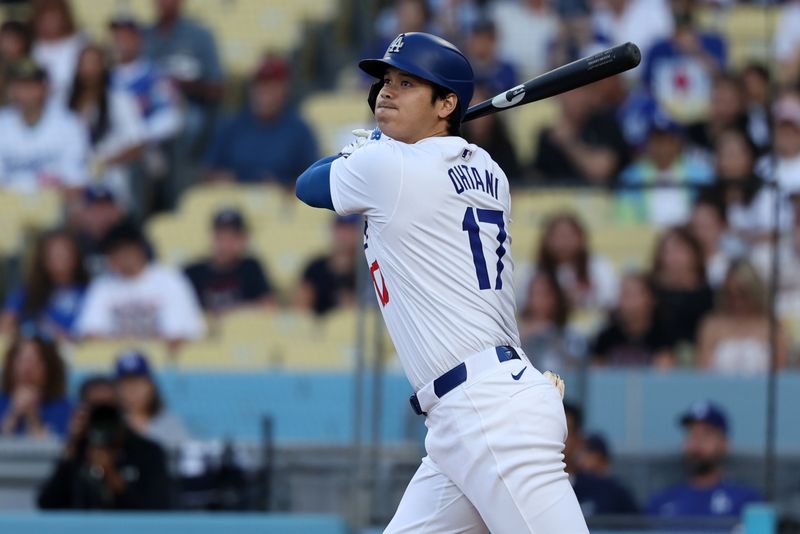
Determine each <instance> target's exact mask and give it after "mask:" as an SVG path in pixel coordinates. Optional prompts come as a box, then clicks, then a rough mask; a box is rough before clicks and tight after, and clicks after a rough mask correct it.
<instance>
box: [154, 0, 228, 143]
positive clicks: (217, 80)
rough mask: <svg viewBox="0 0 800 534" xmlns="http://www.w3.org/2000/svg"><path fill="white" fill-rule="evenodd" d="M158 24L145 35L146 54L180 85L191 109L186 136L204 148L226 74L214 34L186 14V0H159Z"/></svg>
mask: <svg viewBox="0 0 800 534" xmlns="http://www.w3.org/2000/svg"><path fill="white" fill-rule="evenodd" d="M155 4H156V23H155V25H154V26H153V27H151V28H148V29H147V30H146V31H145V34H144V43H145V54H144V55H145V56H146V57H147V58H148V59H150V60H152V61H154V62H155V63H156V64H157V65H158V66H159V68H161V70H162V72H164V73H165V74H167V75H168V76H169V77H170V78H171V79H172V80H173V81H174V82H175V83H176V84H177V86H178V88H179V90H180V92H181V93H182V95H183V96H184V98H185V100H186V102H187V104H188V108H187V109H186V116H185V123H184V136H183V137H184V138H185V141H186V143H187V144H188V145H192V146H188V147H187V148H189V149H190V150H191V153H192V154H196V153H197V151H198V150H202V146H203V144H204V140H203V139H204V137H205V136H206V135H207V134H208V132H209V131H210V130H211V128H212V127H213V118H214V115H215V113H216V109H217V106H218V105H219V104H220V102H221V101H222V92H223V91H222V89H223V87H222V82H223V73H222V66H221V65H220V60H219V54H218V52H217V45H216V43H215V41H214V36H213V34H212V33H211V32H210V31H209V30H208V29H207V28H206V27H205V26H203V25H201V24H200V23H198V22H196V21H195V20H192V19H190V18H188V17H186V16H184V14H183V0H156V2H155Z"/></svg>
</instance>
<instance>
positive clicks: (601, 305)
mask: <svg viewBox="0 0 800 534" xmlns="http://www.w3.org/2000/svg"><path fill="white" fill-rule="evenodd" d="M536 272H537V273H538V272H547V273H549V274H550V275H551V276H553V277H554V278H555V279H556V280H558V283H559V285H560V286H561V287H563V288H564V292H565V293H566V294H567V297H568V299H569V302H570V305H571V307H573V308H575V309H609V308H611V307H612V306H614V304H615V303H616V300H617V294H618V292H619V281H618V280H617V275H616V273H615V272H614V267H613V266H612V265H611V262H609V261H608V259H606V258H605V256H603V255H601V254H598V253H596V252H594V251H592V250H591V249H590V247H589V236H588V234H587V231H586V227H585V226H584V224H583V222H581V220H580V219H579V218H578V216H577V215H575V214H572V213H569V212H561V213H556V214H555V215H553V216H551V217H550V218H548V219H547V220H546V221H545V223H544V229H543V231H542V238H541V240H540V242H539V251H538V255H537V258H536Z"/></svg>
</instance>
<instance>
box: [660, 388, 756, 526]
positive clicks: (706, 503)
mask: <svg viewBox="0 0 800 534" xmlns="http://www.w3.org/2000/svg"><path fill="white" fill-rule="evenodd" d="M680 423H681V426H682V427H683V428H684V429H685V432H686V433H685V435H684V441H683V464H684V468H685V470H686V474H687V476H688V479H687V480H686V481H685V482H682V483H680V484H677V485H675V486H672V487H669V488H667V489H665V490H663V491H661V492H659V493H658V494H656V495H654V496H653V497H652V498H651V499H650V503H649V504H648V506H647V513H648V514H649V515H651V516H656V517H739V516H741V513H742V510H743V509H744V507H745V505H746V504H748V503H751V502H757V501H760V500H761V497H760V495H759V494H758V492H757V491H756V490H754V489H753V488H750V487H748V486H745V485H743V484H736V483H734V482H730V481H728V480H726V478H725V474H724V471H723V468H722V463H723V462H724V460H725V457H726V456H727V454H728V420H727V417H726V415H725V412H724V411H723V410H722V408H720V407H719V406H717V405H716V404H713V403H711V402H707V401H700V402H695V403H694V404H692V405H691V406H690V408H689V410H688V411H687V412H686V413H685V414H684V415H683V416H682V417H681V419H680Z"/></svg>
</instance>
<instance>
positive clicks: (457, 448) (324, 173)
mask: <svg viewBox="0 0 800 534" xmlns="http://www.w3.org/2000/svg"><path fill="white" fill-rule="evenodd" d="M359 67H360V68H361V69H362V70H364V71H365V72H366V73H367V74H369V75H371V76H374V77H375V78H377V79H378V80H379V81H378V82H377V83H376V84H375V85H374V86H373V88H372V90H371V91H370V98H369V102H370V105H371V107H372V109H373V112H374V114H375V118H376V121H377V123H378V129H376V130H375V131H374V132H373V133H372V134H371V135H370V136H369V138H368V139H365V138H364V137H363V133H362V132H359V135H360V136H362V137H359V139H357V140H356V141H355V142H353V143H351V144H350V145H348V146H347V147H345V149H344V150H343V151H342V153H341V154H339V155H337V156H333V157H329V158H325V159H322V160H320V161H318V162H317V163H315V164H314V165H312V166H311V167H310V168H309V169H308V170H306V171H305V172H304V173H303V174H302V175H301V176H300V177H299V178H298V180H297V186H296V192H297V196H298V198H300V200H302V201H303V202H305V203H306V204H309V205H310V206H314V207H319V208H327V209H331V210H335V211H336V212H337V213H339V214H341V215H347V214H353V213H360V214H363V215H365V217H366V224H365V232H364V234H365V235H364V252H365V254H366V256H367V262H368V264H369V272H370V274H371V276H372V282H373V283H374V286H375V290H376V293H377V297H378V300H379V302H380V306H381V310H382V312H383V317H384V320H385V322H386V326H387V327H388V329H389V332H390V334H391V336H392V339H393V341H394V344H395V347H396V349H397V352H398V354H399V356H400V360H401V363H402V365H403V368H404V370H405V373H406V375H407V377H408V379H409V381H410V382H411V385H412V386H413V388H414V390H415V391H416V393H415V394H414V395H413V396H412V397H411V404H412V406H413V408H414V410H415V411H416V412H417V413H419V414H420V415H425V416H426V417H427V418H426V421H425V424H426V426H427V427H428V434H427V437H426V439H425V448H426V452H427V456H426V457H425V458H423V460H422V464H421V465H420V467H419V470H418V471H417V473H416V474H415V475H414V478H413V479H412V480H411V482H410V484H409V486H408V489H407V490H406V492H405V495H404V496H403V499H402V501H401V502H400V505H399V507H398V509H397V512H396V513H395V516H394V518H393V519H392V521H391V523H390V524H389V526H388V527H387V528H386V531H385V532H387V533H393V534H394V533H455V532H458V533H478V532H487V531H491V532H492V533H494V534H504V533H508V534H519V533H522V532H536V533H548V534H549V533H566V534H579V533H585V532H588V530H587V528H586V523H585V522H584V519H583V515H582V514H581V510H580V507H579V505H578V502H577V500H576V499H575V495H574V493H573V491H572V488H571V486H570V484H569V481H568V479H567V475H566V474H565V472H564V463H563V456H562V449H563V446H564V439H565V437H566V433H567V429H566V422H565V417H564V408H563V405H562V402H561V395H560V394H559V391H558V389H557V388H556V387H553V383H552V382H551V381H550V380H548V378H547V377H545V376H543V375H542V374H541V373H540V372H539V371H538V370H537V369H536V368H535V367H533V365H532V364H531V362H530V361H529V359H528V357H527V356H526V355H525V354H524V353H523V351H522V350H521V349H520V347H519V345H520V342H519V333H518V331H517V323H516V320H515V312H516V310H515V303H514V286H513V282H512V280H513V276H512V271H513V267H514V264H513V261H512V259H511V250H510V246H511V237H510V235H509V233H508V229H509V221H510V212H511V205H510V196H509V187H508V180H507V178H506V176H505V174H504V173H503V170H502V169H500V168H499V167H498V166H497V164H496V163H495V162H494V161H492V159H491V157H490V156H489V154H487V153H486V152H485V151H484V150H483V149H481V148H479V147H478V146H476V145H474V144H470V143H468V142H467V141H465V140H464V139H463V138H461V137H460V136H459V126H460V123H461V119H462V118H463V117H464V114H465V113H466V110H467V106H468V104H469V102H470V99H471V98H472V92H473V72H472V68H471V67H470V64H469V62H468V61H467V59H466V58H465V57H464V55H463V54H462V53H461V52H460V51H459V50H458V49H457V48H456V47H455V46H453V45H452V44H450V43H449V42H447V41H445V40H443V39H440V38H438V37H435V36H433V35H429V34H425V33H406V34H401V35H399V36H398V37H397V38H396V39H395V40H394V41H393V42H392V43H391V45H389V48H388V49H387V50H386V54H385V55H384V57H383V58H382V59H367V60H363V61H361V62H360V63H359Z"/></svg>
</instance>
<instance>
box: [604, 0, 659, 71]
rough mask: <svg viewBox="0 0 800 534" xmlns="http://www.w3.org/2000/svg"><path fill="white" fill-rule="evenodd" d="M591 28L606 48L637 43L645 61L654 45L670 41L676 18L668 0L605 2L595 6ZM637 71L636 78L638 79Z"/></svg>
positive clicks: (607, 0) (612, 0) (619, 0)
mask: <svg viewBox="0 0 800 534" xmlns="http://www.w3.org/2000/svg"><path fill="white" fill-rule="evenodd" d="M592 4H593V10H592V26H593V29H594V33H595V36H596V38H597V40H598V41H599V42H601V43H603V44H604V45H607V46H608V45H610V46H613V45H618V44H623V43H626V42H628V41H631V42H634V43H636V44H637V45H638V46H639V49H640V50H641V51H642V59H643V60H645V61H646V59H647V54H648V53H649V52H650V49H651V47H652V45H653V44H654V43H655V42H656V41H658V40H660V39H665V38H668V37H669V36H670V35H671V34H672V31H673V25H674V23H673V18H672V14H671V13H670V8H669V2H668V1H667V0H606V1H605V2H593V3H592ZM636 70H640V69H634V71H633V72H632V75H633V76H637V75H638V73H636Z"/></svg>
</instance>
